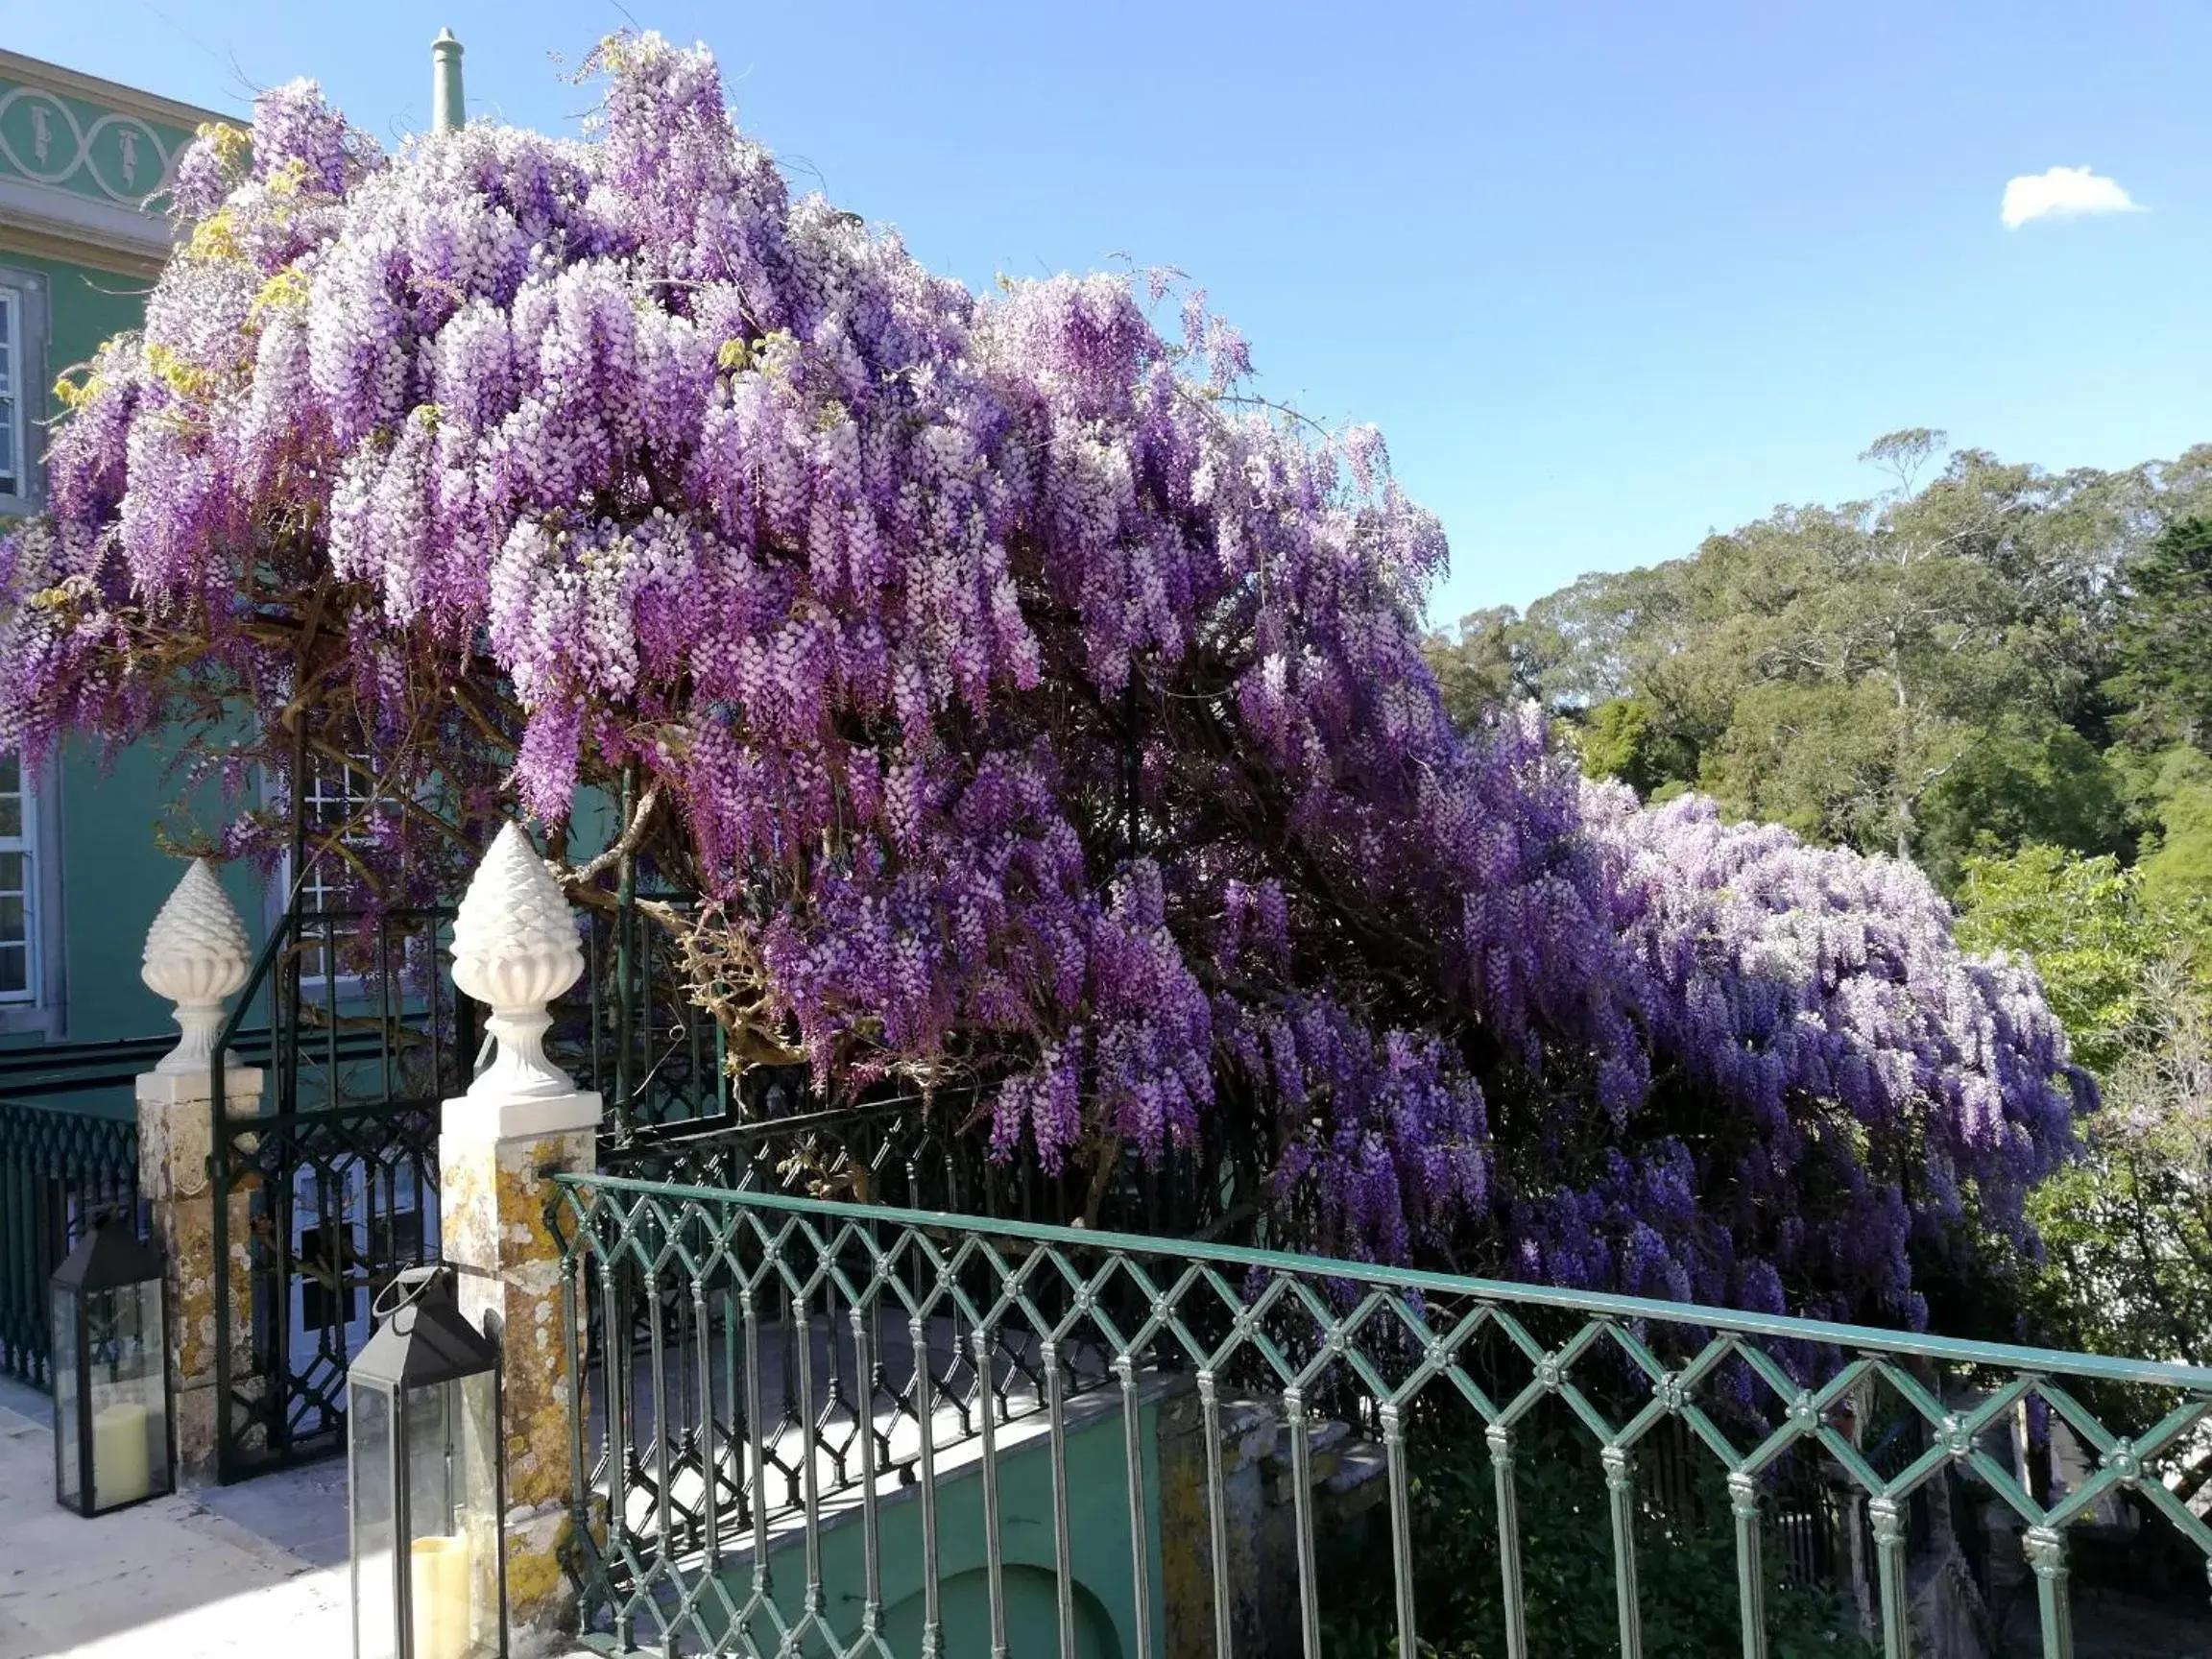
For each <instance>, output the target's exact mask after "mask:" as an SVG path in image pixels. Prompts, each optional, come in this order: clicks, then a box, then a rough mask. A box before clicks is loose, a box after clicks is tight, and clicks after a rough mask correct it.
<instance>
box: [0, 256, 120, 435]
mask: <svg viewBox="0 0 2212 1659" xmlns="http://www.w3.org/2000/svg"><path fill="white" fill-rule="evenodd" d="M0 265H8V266H12V267H13V268H14V269H16V270H18V271H32V272H36V273H37V274H38V275H39V276H44V277H45V278H46V304H47V329H46V380H47V387H46V393H47V396H46V418H47V420H49V421H51V420H52V419H53V418H54V416H55V414H56V413H57V406H56V404H55V402H54V396H53V382H54V380H55V379H56V378H57V377H58V376H59V375H60V373H61V372H62V371H63V370H64V369H68V368H71V367H73V366H74V365H76V364H79V363H83V362H85V361H87V360H89V359H90V357H91V355H92V353H93V352H95V351H97V350H98V349H100V345H101V343H102V342H103V341H105V340H107V339H108V337H109V336H110V335H114V334H120V333H121V332H122V331H123V330H124V329H126V328H135V327H137V326H138V325H139V324H140V323H142V322H143V321H144V320H145V316H146V291H147V289H148V288H149V287H151V286H152V284H151V283H150V282H149V281H148V280H147V278H145V277H143V276H118V275H117V274H116V273H115V272H112V271H95V270H92V269H90V268H89V267H87V266H84V265H70V264H65V263H64V262H62V261H61V260H59V259H46V258H41V257H39V256H38V255H36V254H33V253H17V252H13V251H12V249H10V248H9V247H8V246H7V245H6V242H5V240H4V239H0ZM30 446H31V448H32V450H33V451H34V452H43V451H44V449H45V447H46V443H45V435H44V433H42V432H41V433H38V434H36V435H34V436H33V438H32V441H31V445H30Z"/></svg>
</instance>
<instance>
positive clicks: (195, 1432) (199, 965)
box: [137, 858, 261, 1486]
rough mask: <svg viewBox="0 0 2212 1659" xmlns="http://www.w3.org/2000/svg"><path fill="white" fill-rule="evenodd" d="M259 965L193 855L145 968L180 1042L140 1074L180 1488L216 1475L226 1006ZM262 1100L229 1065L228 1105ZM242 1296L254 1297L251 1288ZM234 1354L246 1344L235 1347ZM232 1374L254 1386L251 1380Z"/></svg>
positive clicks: (242, 1227)
mask: <svg viewBox="0 0 2212 1659" xmlns="http://www.w3.org/2000/svg"><path fill="white" fill-rule="evenodd" d="M251 970H252V958H251V954H250V952H249V950H248V948H247V943H246V925H245V924H244V923H243V922H241V921H240V920H239V918H238V911H237V909H236V907H235V906H233V905H232V904H231V902H230V900H229V896H228V894H226V893H225V892H224V891H223V884H222V882H221V881H219V880H217V879H216V877H215V870H214V867H213V866H212V865H210V864H209V863H208V862H207V861H206V860H205V859H204V858H198V859H194V860H193V862H192V864H191V865H190V866H189V867H188V868H187V869H186V870H185V872H184V877H183V879H182V880H180V881H179V882H178V883H177V889H176V891H175V892H173V893H171V894H170V895H169V898H168V901H167V902H165V903H163V905H162V906H161V909H160V911H159V913H158V914H156V916H155V918H154V926H152V927H151V928H150V929H148V931H147V934H146V953H145V957H144V959H143V962H142V965H141V967H140V970H139V976H140V977H141V978H143V979H144V980H145V981H146V983H147V985H148V986H149V987H150V988H151V989H152V990H153V991H154V993H155V994H156V996H159V997H165V998H168V999H169V1000H170V1001H172V1002H174V1003H175V1004H176V1005H177V1016H176V1017H177V1025H178V1029H179V1030H180V1032H181V1033H182V1035H181V1036H180V1039H179V1041H178V1044H177V1046H176V1047H174V1048H172V1049H171V1050H170V1051H169V1052H168V1053H167V1054H165V1055H163V1056H162V1057H161V1059H160V1061H159V1062H158V1063H157V1064H156V1066H155V1068H154V1070H151V1071H148V1072H145V1073H144V1074H142V1075H141V1076H140V1077H139V1079H138V1085H137V1095H138V1190H139V1194H140V1196H142V1197H143V1198H144V1199H145V1200H146V1201H147V1203H148V1205H149V1206H150V1207H151V1208H152V1210H153V1216H154V1238H155V1241H156V1243H157V1244H158V1245H159V1246H160V1248H161V1253H162V1258H163V1262H164V1272H165V1275H166V1277H167V1280H168V1286H169V1331H168V1347H169V1391H170V1399H171V1402H172V1404H173V1407H174V1410H175V1413H176V1421H175V1423H174V1424H173V1426H172V1430H171V1432H172V1434H173V1435H174V1439H173V1441H172V1444H173V1445H174V1447H175V1449H176V1455H177V1475H178V1479H179V1482H180V1484H182V1485H188V1486H191V1485H205V1484H207V1483H208V1482H210V1481H212V1480H213V1479H215V1476H216V1468H215V1451H216V1414H217V1401H216V1393H215V1320H216V1306H215V1197H214V1193H213V1191H212V1190H211V1185H210V1166H211V1163H212V1153H213V1150H214V1115H213V1107H212V1104H211V1099H212V1094H213V1082H214V1076H213V1062H214V1049H215V1037H216V1034H217V1033H218V1032H219V1031H221V1029H222V1027H223V1012H224V1003H225V1002H226V1001H227V1000H228V998H230V997H232V996H234V995H236V993H237V991H238V988H239V987H240V986H242V985H244V984H245V983H246V975H247V974H248V973H249V972H250V971H251ZM260 1096H261V1073H260V1072H259V1071H258V1070H255V1069H253V1068H252V1067H247V1066H231V1067H227V1068H225V1070H224V1075H223V1097H224V1100H225V1102H226V1104H227V1106H228V1109H230V1110H233V1111H236V1110H244V1109H248V1108H250V1107H251V1106H252V1104H253V1103H254V1102H257V1101H258V1100H259V1099H260ZM230 1204H231V1214H230V1228H229V1235H230V1252H231V1263H230V1271H231V1282H232V1283H233V1284H234V1285H237V1286H241V1287H242V1286H245V1285H246V1284H247V1282H248V1281H247V1265H248V1263H247V1256H246V1252H247V1241H248V1235H247V1214H246V1196H245V1194H244V1193H242V1192H240V1193H234V1194H232V1195H231V1199H230ZM235 1300H236V1301H237V1302H238V1303H239V1304H240V1305H243V1304H244V1303H245V1301H246V1298H245V1297H244V1296H242V1295H241V1296H239V1297H237V1298H235ZM232 1349H233V1352H234V1353H238V1354H243V1353H244V1352H245V1351H246V1349H245V1346H244V1345H242V1344H238V1343H233V1344H232ZM232 1381H233V1383H236V1384H238V1385H240V1386H250V1385H251V1379H248V1378H242V1377H236V1378H233V1379H232Z"/></svg>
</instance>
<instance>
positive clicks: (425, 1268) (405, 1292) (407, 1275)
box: [369, 1262, 452, 1320]
mask: <svg viewBox="0 0 2212 1659" xmlns="http://www.w3.org/2000/svg"><path fill="white" fill-rule="evenodd" d="M448 1271H449V1270H448V1269H447V1268H446V1267H445V1266H444V1265H443V1264H441V1263H439V1262H428V1263H425V1264H424V1265H422V1266H420V1267H402V1268H401V1269H400V1270H399V1271H398V1272H397V1273H395V1274H394V1275H393V1276H392V1280H391V1283H390V1284H388V1285H386V1286H384V1288H383V1289H381V1290H379V1291H377V1292H376V1294H375V1296H374V1298H373V1299H372V1300H371V1302H370V1304H369V1316H370V1317H371V1318H372V1319H377V1320H384V1319H390V1318H391V1317H392V1316H393V1315H394V1314H396V1313H398V1312H401V1311H402V1310H406V1309H409V1308H412V1307H414V1306H415V1304H416V1303H418V1302H420V1301H421V1300H422V1299H423V1298H424V1297H425V1296H427V1295H430V1294H432V1293H433V1292H434V1291H436V1292H438V1293H442V1294H444V1295H446V1296H448V1297H450V1296H451V1294H452V1291H451V1289H450V1287H449V1286H448V1285H447V1283H446V1281H447V1274H448ZM395 1292H398V1293H399V1294H397V1297H395Z"/></svg>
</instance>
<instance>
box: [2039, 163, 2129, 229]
mask: <svg viewBox="0 0 2212 1659" xmlns="http://www.w3.org/2000/svg"><path fill="white" fill-rule="evenodd" d="M2142 210H2143V209H2142V207H2141V205H2140V204H2138V203H2137V202H2136V201H2135V200H2134V198H2133V197H2131V196H2129V195H2128V192H2127V191H2125V190H2123V189H2121V188H2120V185H2119V183H2118V182H2117V181H2116V180H2111V179H2106V178H2104V177H2102V176H2100V175H2098V174H2095V173H2092V172H2090V171H2089V169H2088V168H2086V167H2054V168H2052V169H2051V170H2050V171H2049V172H2047V173H2023V174H2021V175H2020V177H2019V178H2017V179H2013V180H2008V181H2007V182H2006V185H2005V207H2004V217H2005V228H2007V229H2008V230H2017V229H2019V228H2020V227H2021V226H2023V225H2025V224H2027V223H2028V222H2029V221H2030V220H2032V219H2073V218H2078V217H2080V215H2081V214H2084V213H2140V212H2141V211H2142Z"/></svg>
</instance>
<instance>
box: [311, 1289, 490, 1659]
mask: <svg viewBox="0 0 2212 1659" xmlns="http://www.w3.org/2000/svg"><path fill="white" fill-rule="evenodd" d="M375 1312H376V1316H377V1318H378V1319H379V1321H380V1323H379V1325H378V1326H377V1329H376V1333H375V1334H374V1335H373V1336H371V1337H370V1338H369V1340H368V1341H367V1342H366V1343H365V1344H363V1346H362V1349H361V1353H360V1357H359V1358H356V1359H355V1360H354V1361H353V1366H352V1369H351V1370H350V1371H349V1372H348V1373H347V1383H348V1384H349V1391H350V1394H351V1400H350V1403H349V1407H348V1408H347V1413H346V1422H347V1431H346V1433H347V1443H346V1463H347V1478H348V1488H349V1494H350V1501H349V1502H350V1512H351V1513H350V1522H351V1530H352V1546H353V1653H354V1659H501V1656H503V1655H504V1654H505V1653H506V1651H507V1619H506V1606H507V1565H506V1563H507V1550H506V1539H505V1536H504V1534H503V1530H502V1521H503V1517H504V1516H505V1514H506V1512H507V1492H506V1478H505V1471H504V1469H503V1468H502V1466H501V1465H502V1459H501V1457H500V1455H499V1423H500V1394H499V1350H498V1349H497V1347H496V1346H494V1345H493V1342H492V1341H491V1340H490V1339H489V1338H488V1337H486V1336H484V1335H483V1334H481V1333H479V1332H478V1331H477V1330H476V1328H475V1327H474V1326H472V1325H470V1324H469V1321H468V1319H466V1318H465V1317H464V1316H463V1315H462V1312H461V1310H460V1308H459V1307H458V1306H457V1305H456V1304H455V1302H454V1297H453V1271H452V1269H451V1268H449V1267H415V1268H410V1269H409V1270H408V1271H406V1272H404V1273H402V1274H400V1275H399V1276H398V1277H397V1279H395V1280H394V1281H393V1282H392V1284H391V1286H389V1287H388V1288H387V1289H386V1290H385V1292H384V1293H383V1294H382V1295H381V1296H379V1297H378V1298H377V1302H376V1309H375Z"/></svg>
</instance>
